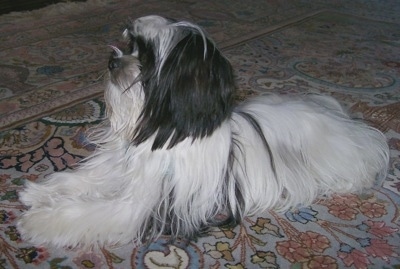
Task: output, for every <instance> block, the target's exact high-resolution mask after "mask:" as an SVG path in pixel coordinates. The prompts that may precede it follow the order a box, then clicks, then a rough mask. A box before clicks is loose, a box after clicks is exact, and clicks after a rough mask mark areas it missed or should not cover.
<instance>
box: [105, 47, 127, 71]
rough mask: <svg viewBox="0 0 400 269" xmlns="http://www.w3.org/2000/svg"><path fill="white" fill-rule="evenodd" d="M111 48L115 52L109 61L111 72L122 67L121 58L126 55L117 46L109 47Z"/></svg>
mask: <svg viewBox="0 0 400 269" xmlns="http://www.w3.org/2000/svg"><path fill="white" fill-rule="evenodd" d="M109 47H110V48H111V49H112V50H113V52H112V54H111V57H110V59H109V60H108V69H109V70H110V71H111V70H114V69H117V68H119V67H121V57H122V56H123V55H124V53H123V52H122V51H121V50H120V49H119V48H118V47H116V46H112V45H109Z"/></svg>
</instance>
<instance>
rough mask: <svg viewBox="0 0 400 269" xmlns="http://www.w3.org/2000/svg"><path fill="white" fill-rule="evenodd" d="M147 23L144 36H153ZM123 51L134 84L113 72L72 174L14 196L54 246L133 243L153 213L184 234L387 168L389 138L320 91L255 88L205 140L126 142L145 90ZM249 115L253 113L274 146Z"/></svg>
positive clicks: (348, 187)
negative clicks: (103, 112)
mask: <svg viewBox="0 0 400 269" xmlns="http://www.w3.org/2000/svg"><path fill="white" fill-rule="evenodd" d="M142 21H145V22H146V23H148V24H152V25H157V27H158V28H160V29H161V30H160V31H161V35H162V36H163V38H161V39H165V40H164V41H163V42H168V40H169V39H170V38H172V37H170V38H167V37H168V36H169V35H170V34H171V32H168V31H170V30H168V29H165V27H164V26H163V23H165V21H163V20H162V19H159V18H158V17H155V18H153V19H151V18H144V19H142ZM181 25H182V24H177V27H180V26H181ZM142 26H143V25H141V26H138V25H136V26H135V27H142ZM151 29H152V28H151ZM151 29H150V32H149V33H147V35H148V36H150V37H152V38H153V39H155V38H157V37H159V35H160V33H159V32H156V33H155V32H153V30H151ZM196 29H197V28H196ZM147 30H148V29H147V28H146V27H143V28H141V29H140V30H137V31H147ZM197 30H198V29H197ZM164 31H167V32H164ZM165 33H166V34H165ZM164 34H165V36H164ZM164 37H165V38H164ZM166 47H170V46H169V45H167V46H166ZM113 49H114V51H115V52H116V56H115V57H118V58H121V60H126V59H125V57H126V56H123V55H122V54H121V51H120V50H119V49H117V48H115V47H113ZM165 53H168V52H167V51H161V52H160V54H161V55H162V54H165ZM131 57H132V55H131ZM128 59H129V61H132V62H131V64H130V65H129V67H127V68H126V69H123V70H118V72H125V73H121V76H119V77H121V78H126V77H132V80H128V79H126V80H125V79H122V80H118V78H114V79H116V80H114V81H113V80H112V79H111V81H110V82H109V84H108V86H107V88H106V91H105V98H106V102H107V116H108V120H107V121H106V122H105V123H104V124H103V126H102V127H101V128H100V129H99V130H97V131H96V132H94V133H93V142H94V143H96V144H97V149H96V152H95V153H94V154H93V155H92V156H90V157H89V158H87V159H86V160H85V161H84V162H83V163H81V164H80V165H79V167H78V168H77V169H76V170H73V171H66V172H60V173H55V174H53V175H51V176H50V177H49V178H48V179H47V180H46V181H45V182H43V183H40V184H37V183H29V182H28V183H27V184H26V188H25V190H24V191H23V192H21V193H20V200H21V201H22V202H23V203H24V204H25V205H27V206H29V207H30V209H29V210H28V211H26V212H24V214H23V215H22V217H21V219H20V220H19V222H18V229H19V231H20V233H21V235H22V237H23V238H24V239H27V240H30V241H31V242H33V243H35V244H52V245H56V246H77V245H95V244H100V245H105V244H107V245H114V244H125V243H129V242H131V241H136V242H137V243H140V242H141V241H143V240H146V239H154V238H157V237H158V236H160V235H161V234H162V232H163V231H165V230H167V228H168V227H161V228H160V229H159V230H155V231H151V232H150V234H147V233H146V232H145V230H146V229H144V228H143V227H147V226H149V225H151V222H152V220H153V219H156V220H159V221H160V223H162V224H161V225H166V219H167V216H166V214H171V215H173V216H175V217H176V219H175V221H177V222H176V223H172V224H173V225H174V226H175V230H174V231H173V232H174V234H177V235H188V234H192V233H193V231H197V230H200V229H201V228H202V225H203V224H205V223H209V221H210V220H212V219H214V218H215V217H216V215H217V214H218V213H219V212H224V211H225V210H226V208H225V206H226V204H227V205H229V207H230V208H231V210H232V213H233V214H234V215H239V216H241V217H244V216H247V215H254V214H259V213H261V212H263V211H264V210H266V209H276V210H287V209H289V208H291V207H294V206H298V205H307V204H310V203H312V202H313V201H314V199H315V198H317V197H318V196H319V195H322V194H330V193H332V192H338V193H344V192H354V191H359V190H361V189H363V188H365V187H370V186H371V185H372V184H373V182H374V179H375V177H376V175H377V174H381V175H382V176H384V175H385V172H386V168H387V165H388V159H389V149H388V146H387V143H386V139H385V137H384V135H383V134H382V133H380V132H379V131H378V130H376V129H373V128H371V127H368V126H367V125H365V124H363V123H360V122H356V121H353V120H351V119H349V117H348V116H347V114H346V113H345V112H344V111H343V109H342V108H341V107H340V105H339V104H338V103H337V102H336V101H335V100H334V99H332V98H330V97H324V96H316V95H310V96H297V97H280V96H273V95H268V96H260V97H257V98H254V99H252V100H249V101H247V102H245V103H243V104H241V105H240V106H238V107H237V108H236V109H235V111H234V112H233V113H232V115H231V117H230V118H229V119H227V120H226V121H225V122H223V124H222V125H221V126H220V127H219V128H218V129H217V130H216V131H214V132H213V133H212V134H211V135H209V136H206V137H204V138H201V139H200V138H199V139H196V140H193V139H191V138H186V139H185V140H183V141H182V142H180V143H178V144H177V145H176V146H174V147H172V148H169V149H168V148H167V145H166V146H164V147H163V148H161V149H157V150H155V151H152V150H151V147H152V144H153V139H154V136H153V137H152V138H150V139H148V140H146V141H145V142H143V143H140V144H139V145H132V143H131V138H132V136H133V133H134V130H135V128H136V124H137V119H138V118H139V116H140V113H141V111H142V108H143V105H144V98H145V97H144V93H143V91H142V85H141V84H140V83H134V82H135V80H136V78H137V77H138V76H139V67H138V66H139V62H138V61H137V60H135V59H130V58H128ZM161 66H162V64H161ZM117 85H118V86H117ZM244 115H250V116H252V117H253V118H254V119H256V120H257V122H258V123H259V125H260V127H261V129H262V133H263V135H264V136H265V139H266V141H267V147H268V149H269V151H268V149H267V148H266V146H265V145H264V141H263V139H262V138H261V136H260V134H259V133H257V132H256V129H255V128H254V126H253V125H252V124H250V123H249V121H248V120H246V119H245V117H244ZM167 144H168V143H167ZM237 191H240V193H241V196H242V197H241V198H240V197H238V194H237ZM171 194H173V197H170V196H171ZM164 220H165V222H164ZM172 221H174V220H172ZM163 223H164V224H163ZM146 236H147V237H148V238H146ZM137 240H138V241H137Z"/></svg>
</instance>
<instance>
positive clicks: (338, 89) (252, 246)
mask: <svg viewBox="0 0 400 269" xmlns="http://www.w3.org/2000/svg"><path fill="white" fill-rule="evenodd" d="M150 2H151V1H150ZM185 3H186V2H185ZM187 3H191V2H190V1H188V2H187ZM237 5H238V6H239V5H240V4H237ZM233 6H234V5H233ZM171 12H172V11H171ZM240 14H242V13H240ZM242 15H243V16H244V15H245V14H244V13H243V14H242ZM355 15H357V14H355ZM114 16H115V14H114ZM216 17H218V16H217V15H216ZM399 26H400V25H398V24H396V22H393V21H386V22H384V21H382V20H380V19H379V18H378V19H376V20H373V19H371V18H363V17H359V16H353V15H349V14H347V15H344V14H341V13H336V12H331V11H325V12H319V13H315V14H314V15H313V16H309V17H307V18H303V19H301V20H299V21H298V22H296V23H291V24H288V25H287V26H285V27H278V28H276V29H275V30H273V31H270V32H268V33H266V34H263V35H259V36H257V37H255V38H253V39H246V40H243V42H241V43H238V44H236V45H235V44H230V45H229V46H226V47H225V49H224V51H225V53H226V55H227V57H228V58H229V59H230V60H231V62H232V64H233V66H234V69H235V70H236V71H237V78H236V79H237V84H238V86H239V88H240V91H239V92H238V96H237V98H238V99H239V100H241V99H245V98H246V97H248V96H250V95H257V94H263V93H270V92H274V93H279V94H292V93H305V92H315V93H322V94H329V95H332V96H334V97H336V98H337V99H338V100H339V101H340V102H341V103H342V104H343V105H344V106H345V107H346V108H348V109H349V111H351V112H352V113H353V114H354V116H356V117H360V118H363V119H364V120H366V121H367V122H368V123H370V124H371V125H373V126H375V127H377V128H379V129H381V130H382V131H383V132H384V133H385V135H386V136H387V138H388V141H389V145H390V149H391V160H390V169H389V174H388V177H387V178H386V179H383V180H380V181H377V182H376V184H375V186H374V188H372V189H371V190H369V191H366V192H364V193H363V194H360V195H356V194H348V195H344V196H333V197H331V198H330V199H320V200H318V201H316V202H315V203H314V204H313V205H311V206H309V207H305V208H298V209H296V210H293V211H289V212H286V213H276V212H273V211H270V212H265V213H264V214H261V215H258V216H252V217H248V218H246V219H245V221H244V222H243V223H242V224H241V225H239V226H236V227H221V228H213V229H211V230H210V231H209V232H208V233H207V234H205V235H204V236H202V237H199V238H197V239H196V240H193V241H190V242H186V241H183V240H182V241H176V242H173V243H171V242H170V241H169V240H168V237H164V238H160V239H159V240H157V241H155V242H152V243H150V244H149V245H148V246H143V247H135V246H134V245H133V244H131V245H126V246H122V247H119V248H110V247H106V248H101V249H92V250H88V249H68V248H65V249H50V248H47V247H46V246H41V247H35V246H32V245H31V244H29V243H28V242H23V241H22V240H21V238H20V236H19V234H18V231H17V230H16V228H15V222H16V220H17V218H18V216H19V215H20V214H21V212H22V211H23V210H25V209H24V208H23V206H22V205H21V204H20V203H19V201H18V192H19V191H20V190H22V189H23V185H24V182H25V181H27V180H30V181H40V180H43V179H45V177H46V176H47V175H49V174H50V173H53V172H55V171H62V170H65V169H72V168H73V165H74V164H75V163H76V162H78V161H79V160H81V159H82V158H84V156H87V155H89V154H90V152H91V151H93V146H92V145H90V144H87V143H86V142H87V141H86V135H85V132H86V131H87V129H88V128H90V127H91V126H93V125H95V124H97V123H99V122H100V119H101V118H102V117H103V116H104V102H103V100H102V98H101V97H96V98H90V100H87V101H82V102H78V103H77V104H76V105H75V106H69V107H68V108H67V107H65V108H64V109H63V110H60V111H58V112H56V113H53V114H51V115H45V116H44V117H42V118H40V119H38V120H35V121H30V122H28V123H26V124H23V125H20V126H19V127H16V128H12V129H8V130H5V131H3V132H0V169H1V170H0V268H43V267H50V268H160V267H162V268H232V269H241V268H398V267H399V266H400V256H399V255H400V211H399V210H400V209H399V206H400V123H399V121H400V112H399V111H400V100H399V99H400V97H399V96H400V85H399V81H400V58H399V55H400V45H399V39H400V27H399ZM217 28H218V27H217V26H216V29H217ZM228 32H229V31H228ZM231 32H234V31H231ZM221 42H222V41H221ZM1 44H3V43H1ZM71 47H72V46H71ZM56 48H57V45H56V44H55V45H53V49H55V50H56ZM80 52H82V54H81V55H80V56H79V55H76V54H75V53H78V54H79V53H80ZM62 53H65V54H66V55H70V56H71V57H76V59H85V57H86V56H85V55H88V54H90V51H86V52H84V50H83V49H79V48H76V50H75V51H74V52H69V51H68V50H67V51H65V52H60V54H62ZM59 57H63V56H62V55H59ZM67 59H68V57H66V58H65V59H64V62H65V63H67V62H68V60H67ZM21 61H22V58H21ZM100 62H101V61H100V60H99V62H98V63H93V64H95V65H97V64H98V65H99V66H100ZM72 64H73V63H72ZM75 64H76V63H75ZM5 66H6V67H4V68H9V69H12V70H13V71H10V74H13V76H15V77H16V78H19V79H20V83H21V84H19V86H18V85H17V84H15V85H17V86H18V87H19V88H18V87H17V86H16V87H15V88H14V89H21V90H22V89H24V88H25V87H29V85H31V86H32V85H38V84H35V83H34V82H33V81H28V80H27V76H28V75H27V74H28V73H27V72H25V71H24V69H20V70H19V69H15V68H14V69H13V67H12V65H6V64H5ZM63 68H65V67H62V68H60V67H56V66H53V65H48V66H47V67H46V68H41V69H40V71H39V72H42V73H43V74H45V75H46V76H53V77H52V78H54V83H53V84H51V85H53V86H54V85H57V81H56V80H57V79H56V78H57V76H58V75H57V74H61V73H63V72H66V71H65V70H66V69H63ZM76 68H81V67H79V66H77V67H76ZM82 68H83V67H82ZM99 68H100V67H99ZM102 68H103V69H104V67H102ZM90 72H91V71H90V68H89V69H88V70H87V76H83V77H80V78H74V80H73V81H72V80H68V79H67V81H69V82H70V83H72V84H73V85H76V87H77V88H79V87H81V86H82V88H84V87H87V85H86V86H85V85H84V84H79V83H88V81H89V83H90V81H95V80H91V79H89V78H90V77H91V76H92V75H93V74H91V73H90ZM62 76H63V75H60V76H59V77H58V78H59V79H61V77H62ZM96 77H97V74H96V75H93V76H92V77H91V78H92V79H95V78H96ZM81 79H82V80H87V81H86V82H79V81H81ZM43 81H44V80H43ZM60 81H61V80H60ZM36 82H38V81H36ZM96 83H97V84H96ZM96 83H94V84H96V85H97V86H96V87H99V90H101V85H102V84H101V82H98V81H97V80H96ZM2 87H3V86H2ZM82 88H80V89H82ZM1 89H3V90H4V92H7V89H5V88H1ZM65 89H66V91H69V89H67V88H65ZM38 94H39V93H38ZM48 94H49V95H48V96H51V94H54V95H57V94H60V93H59V91H53V92H52V91H50V92H49V93H48ZM21 96H23V95H21ZM46 96H47V95H46ZM95 96H97V95H95ZM36 97H37V99H38V100H40V98H41V97H39V96H36ZM21 98H22V97H20V100H23V98H22V99H21ZM33 98H34V96H32V97H30V98H28V99H27V100H26V102H28V101H32V102H34V101H35V99H33ZM5 103H6V104H7V102H5ZM22 103H23V102H21V104H22ZM1 104H3V103H1ZM2 108H3V106H2ZM6 111H7V110H6Z"/></svg>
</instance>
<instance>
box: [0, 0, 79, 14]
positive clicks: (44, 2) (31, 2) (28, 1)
mask: <svg viewBox="0 0 400 269" xmlns="http://www.w3.org/2000/svg"><path fill="white" fill-rule="evenodd" d="M83 1H85V0H2V1H1V5H0V15H2V14H7V13H10V12H13V11H28V10H34V9H38V8H42V7H45V6H48V5H51V4H56V3H60V2H83Z"/></svg>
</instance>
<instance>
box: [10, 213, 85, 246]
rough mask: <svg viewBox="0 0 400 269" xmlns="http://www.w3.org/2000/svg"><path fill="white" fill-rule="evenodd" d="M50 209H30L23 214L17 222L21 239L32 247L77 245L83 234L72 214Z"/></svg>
mask: <svg viewBox="0 0 400 269" xmlns="http://www.w3.org/2000/svg"><path fill="white" fill-rule="evenodd" d="M70 213H71V212H69V211H68V210H66V211H65V212H63V211H60V210H55V209H53V208H50V207H44V206H42V207H40V208H37V207H32V208H30V209H29V210H28V211H26V212H24V213H23V215H22V216H21V217H20V219H19V221H18V222H17V229H18V231H19V233H20V235H21V238H22V239H23V240H25V241H28V242H30V243H32V244H34V245H52V246H56V247H62V246H71V247H75V246H77V245H78V244H79V241H80V237H81V236H83V232H84V231H81V230H79V223H78V222H77V221H76V219H74V218H73V217H71V216H73V214H72V215H70Z"/></svg>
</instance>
